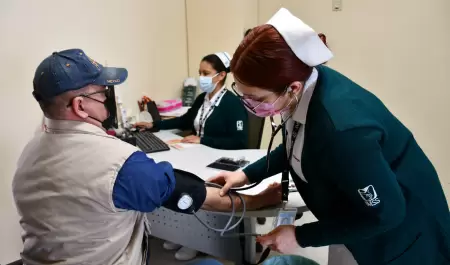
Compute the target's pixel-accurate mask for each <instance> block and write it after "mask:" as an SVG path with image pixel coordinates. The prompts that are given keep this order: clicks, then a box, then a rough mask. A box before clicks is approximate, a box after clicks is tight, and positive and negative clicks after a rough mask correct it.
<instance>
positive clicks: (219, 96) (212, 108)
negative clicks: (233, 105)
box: [198, 89, 227, 137]
mask: <svg viewBox="0 0 450 265" xmlns="http://www.w3.org/2000/svg"><path fill="white" fill-rule="evenodd" d="M225 92H227V90H226V89H223V90H222V91H221V92H220V94H219V95H218V96H217V98H216V99H215V100H214V102H213V103H212V104H211V107H210V108H209V110H208V112H207V113H206V115H205V116H203V113H204V112H205V104H203V105H202V110H201V111H200V118H199V122H198V123H199V125H198V136H199V137H202V129H203V126H205V123H206V119H207V118H208V116H209V114H211V112H213V110H214V108H215V107H216V104H217V102H218V101H219V100H220V99H221V98H222V97H223V95H224V94H225ZM207 96H208V95H205V97H207Z"/></svg>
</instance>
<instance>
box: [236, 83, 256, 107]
mask: <svg viewBox="0 0 450 265" xmlns="http://www.w3.org/2000/svg"><path fill="white" fill-rule="evenodd" d="M231 90H233V92H234V94H236V96H237V97H238V98H239V100H241V102H242V104H244V106H245V107H247V109H248V110H250V111H252V112H253V114H254V113H256V112H255V109H256V108H254V107H252V106H250V104H248V103H247V102H246V101H245V96H244V94H242V92H240V91H239V90H238V89H237V87H236V82H233V83H232V84H231Z"/></svg>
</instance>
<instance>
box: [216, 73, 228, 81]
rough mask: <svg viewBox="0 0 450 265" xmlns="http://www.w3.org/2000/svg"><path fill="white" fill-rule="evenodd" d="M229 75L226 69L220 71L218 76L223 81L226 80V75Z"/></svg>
mask: <svg viewBox="0 0 450 265" xmlns="http://www.w3.org/2000/svg"><path fill="white" fill-rule="evenodd" d="M226 76H227V73H226V72H225V71H222V72H220V73H219V74H218V75H217V77H218V78H219V81H220V82H222V81H223V80H225V77H226Z"/></svg>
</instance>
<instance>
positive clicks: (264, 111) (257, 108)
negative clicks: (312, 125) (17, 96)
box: [242, 96, 292, 118]
mask: <svg viewBox="0 0 450 265" xmlns="http://www.w3.org/2000/svg"><path fill="white" fill-rule="evenodd" d="M280 97H281V96H280ZM280 97H278V98H277V99H276V100H275V101H274V102H273V103H267V102H259V101H256V100H253V99H250V98H243V99H242V100H243V101H244V106H245V107H246V108H247V109H248V110H249V111H250V112H253V113H254V114H255V115H256V116H258V117H261V118H265V117H270V116H275V115H278V114H280V113H283V112H285V111H286V110H288V108H289V106H290V105H291V102H292V101H291V102H289V104H287V105H286V106H285V107H284V108H282V109H279V110H277V109H276V108H275V104H276V103H277V101H278V99H280Z"/></svg>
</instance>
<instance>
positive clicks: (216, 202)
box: [201, 183, 281, 212]
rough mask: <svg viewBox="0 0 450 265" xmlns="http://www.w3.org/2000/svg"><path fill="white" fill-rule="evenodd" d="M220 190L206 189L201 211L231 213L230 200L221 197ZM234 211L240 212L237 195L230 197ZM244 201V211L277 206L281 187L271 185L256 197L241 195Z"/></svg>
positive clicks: (239, 202)
mask: <svg viewBox="0 0 450 265" xmlns="http://www.w3.org/2000/svg"><path fill="white" fill-rule="evenodd" d="M219 192H220V189H217V188H211V187H208V188H206V199H205V202H204V203H203V205H202V207H201V208H202V209H204V210H207V211H218V212H229V211H231V207H232V206H231V200H230V197H228V196H223V197H221V196H220V195H219ZM231 196H232V198H233V201H234V206H235V207H236V210H238V211H240V210H242V202H241V199H240V198H239V197H238V196H237V195H234V194H233V195H231ZM241 196H242V198H243V199H244V201H245V205H246V210H257V209H261V208H263V207H268V206H273V205H278V204H280V203H281V185H280V184H279V183H274V184H271V185H270V186H269V187H268V188H267V189H266V190H264V191H262V192H261V193H259V194H256V195H245V194H241Z"/></svg>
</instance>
